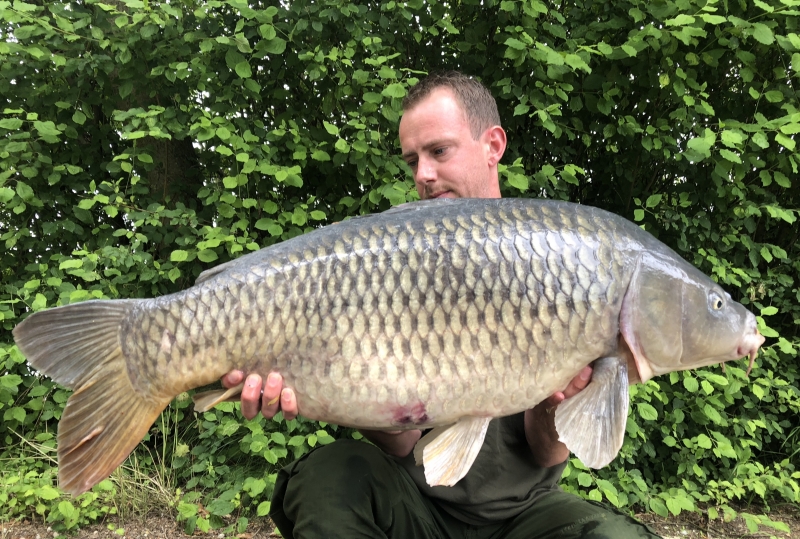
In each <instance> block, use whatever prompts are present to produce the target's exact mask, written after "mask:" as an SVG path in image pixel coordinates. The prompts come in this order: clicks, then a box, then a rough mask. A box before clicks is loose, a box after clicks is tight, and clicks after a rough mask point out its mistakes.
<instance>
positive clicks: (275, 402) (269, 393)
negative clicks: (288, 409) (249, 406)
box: [261, 372, 283, 419]
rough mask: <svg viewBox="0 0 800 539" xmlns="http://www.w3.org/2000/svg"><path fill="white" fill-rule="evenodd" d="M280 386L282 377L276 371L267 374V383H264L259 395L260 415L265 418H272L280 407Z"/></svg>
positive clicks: (281, 385)
mask: <svg viewBox="0 0 800 539" xmlns="http://www.w3.org/2000/svg"><path fill="white" fill-rule="evenodd" d="M282 388H283V377H282V376H281V375H280V374H278V373H276V372H271V373H270V374H269V376H267V383H266V384H264V394H263V395H261V415H263V416H264V417H266V418H267V419H272V418H273V417H274V416H275V414H277V413H278V410H280V409H281V402H280V400H281V389H282Z"/></svg>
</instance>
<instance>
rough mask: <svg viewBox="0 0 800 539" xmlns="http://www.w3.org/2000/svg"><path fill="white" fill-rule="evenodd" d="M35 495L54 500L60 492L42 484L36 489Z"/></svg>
mask: <svg viewBox="0 0 800 539" xmlns="http://www.w3.org/2000/svg"><path fill="white" fill-rule="evenodd" d="M36 495H37V496H39V497H40V498H41V499H43V500H48V501H50V500H55V499H56V498H59V497H60V496H61V493H60V492H59V491H58V490H57V489H54V488H53V487H51V486H50V485H44V486H41V487H39V488H38V489H36Z"/></svg>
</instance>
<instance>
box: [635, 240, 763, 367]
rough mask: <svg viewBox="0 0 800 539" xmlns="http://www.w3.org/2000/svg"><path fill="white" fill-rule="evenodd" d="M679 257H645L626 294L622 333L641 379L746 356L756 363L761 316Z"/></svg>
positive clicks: (655, 255) (650, 254)
mask: <svg viewBox="0 0 800 539" xmlns="http://www.w3.org/2000/svg"><path fill="white" fill-rule="evenodd" d="M676 256H677V255H673V254H670V253H667V254H658V253H656V254H652V253H648V254H645V255H643V256H642V257H640V259H639V261H638V263H637V266H636V269H635V270H634V274H633V277H632V279H631V282H630V285H629V287H628V290H627V292H626V295H625V298H624V299H623V305H622V310H621V313H620V332H621V333H622V336H623V338H624V339H625V341H626V343H627V345H628V347H629V348H630V350H631V353H632V355H633V357H634V360H635V363H636V368H637V371H638V374H639V377H640V378H641V380H642V381H647V380H649V379H650V378H652V377H653V376H657V375H659V374H664V373H668V372H672V371H679V370H686V369H694V368H697V367H702V366H705V365H713V364H715V363H724V362H726V361H730V360H734V359H739V358H741V357H744V356H748V357H749V358H750V365H751V366H752V363H753V361H754V360H755V357H756V354H757V353H758V349H759V347H760V346H761V345H762V344H763V343H764V337H763V336H762V335H761V334H759V332H758V328H757V325H756V317H755V316H753V313H751V312H749V311H748V310H747V309H745V308H744V306H743V305H742V304H740V303H738V302H736V301H734V300H733V299H732V298H731V296H730V294H728V293H727V292H725V290H723V289H722V288H721V287H720V286H719V285H718V284H717V283H715V282H714V281H712V280H711V279H710V278H708V277H707V276H706V275H704V274H703V273H702V272H700V271H699V270H697V269H696V268H694V267H693V266H691V265H690V264H688V263H686V262H685V261H683V259H677V260H676V259H675V257H676ZM748 372H749V369H748Z"/></svg>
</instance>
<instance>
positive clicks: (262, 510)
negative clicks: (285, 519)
mask: <svg viewBox="0 0 800 539" xmlns="http://www.w3.org/2000/svg"><path fill="white" fill-rule="evenodd" d="M269 509H270V502H261V503H260V504H258V508H257V509H256V514H257V515H258V516H260V517H265V516H267V515H268V514H269Z"/></svg>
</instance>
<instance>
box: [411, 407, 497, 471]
mask: <svg viewBox="0 0 800 539" xmlns="http://www.w3.org/2000/svg"><path fill="white" fill-rule="evenodd" d="M491 420H492V418H491V417H462V418H461V419H459V420H458V422H457V423H455V424H453V425H448V426H445V427H437V428H435V429H433V430H432V431H430V432H429V433H428V434H426V435H425V436H423V437H422V439H421V440H420V441H419V442H417V445H416V446H415V447H414V459H415V460H416V463H417V466H419V465H420V464H423V465H424V466H425V480H426V481H427V482H428V484H429V485H430V486H432V487H435V486H437V485H444V486H448V487H451V486H453V485H455V484H456V483H458V482H459V481H460V480H461V478H463V477H464V476H465V475H467V472H468V471H469V469H470V468H471V467H472V463H473V462H475V459H476V458H477V457H478V453H479V452H480V450H481V446H482V445H483V439H484V438H485V437H486V429H487V428H488V426H489V422H490V421H491Z"/></svg>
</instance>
